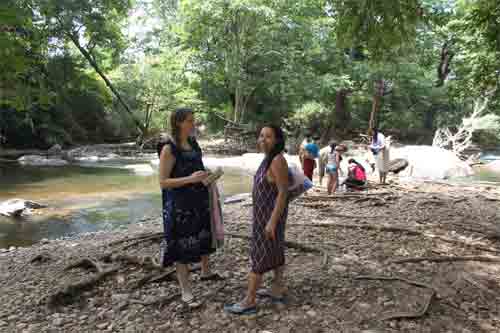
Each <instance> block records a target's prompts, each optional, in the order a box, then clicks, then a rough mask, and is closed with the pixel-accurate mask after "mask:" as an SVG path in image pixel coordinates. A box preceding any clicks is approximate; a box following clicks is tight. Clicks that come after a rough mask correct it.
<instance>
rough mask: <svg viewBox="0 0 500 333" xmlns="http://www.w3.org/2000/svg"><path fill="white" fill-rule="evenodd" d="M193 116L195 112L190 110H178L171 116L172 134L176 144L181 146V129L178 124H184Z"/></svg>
mask: <svg viewBox="0 0 500 333" xmlns="http://www.w3.org/2000/svg"><path fill="white" fill-rule="evenodd" d="M190 114H193V110H191V109H189V108H178V109H175V110H174V112H172V114H171V115H170V133H171V135H172V139H173V140H174V142H175V144H176V145H178V144H180V142H179V141H180V138H179V135H180V133H179V127H178V124H179V123H182V122H183V121H184V120H186V118H187V117H188V116H189V115H190Z"/></svg>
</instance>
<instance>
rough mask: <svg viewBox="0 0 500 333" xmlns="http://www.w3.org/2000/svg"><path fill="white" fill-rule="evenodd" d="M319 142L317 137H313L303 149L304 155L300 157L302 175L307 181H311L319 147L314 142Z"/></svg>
mask: <svg viewBox="0 0 500 333" xmlns="http://www.w3.org/2000/svg"><path fill="white" fill-rule="evenodd" d="M318 141H319V138H318V137H315V138H314V139H313V141H312V142H309V143H308V144H306V145H305V147H304V150H305V152H304V155H303V157H302V169H303V170H304V174H305V175H306V177H307V178H309V180H311V181H312V179H313V174H314V169H315V168H316V158H318V157H319V146H318V145H317V143H316V142H318Z"/></svg>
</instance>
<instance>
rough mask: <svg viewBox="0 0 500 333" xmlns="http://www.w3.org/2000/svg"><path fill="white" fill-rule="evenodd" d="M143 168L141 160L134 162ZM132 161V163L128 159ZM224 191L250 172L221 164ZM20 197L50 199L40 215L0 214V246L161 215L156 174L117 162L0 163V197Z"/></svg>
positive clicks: (243, 184)
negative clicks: (60, 163) (19, 216)
mask: <svg viewBox="0 0 500 333" xmlns="http://www.w3.org/2000/svg"><path fill="white" fill-rule="evenodd" d="M135 166H137V167H138V168H136V170H137V169H139V170H141V168H140V166H141V165H135ZM129 167H134V165H129ZM224 172H225V174H224V176H223V177H222V180H221V183H220V188H221V191H222V192H223V195H224V196H229V195H233V194H237V193H243V192H249V191H250V190H251V177H249V176H248V173H246V172H243V171H241V170H238V169H236V168H225V169H224ZM12 198H23V199H29V200H33V201H37V202H40V203H45V204H48V205H49V208H47V209H46V210H44V213H43V215H40V214H38V215H37V211H36V210H35V211H33V213H34V215H32V216H29V217H26V218H23V219H12V218H7V217H2V216H0V248H5V247H10V246H28V245H31V244H33V243H35V242H38V241H40V240H41V239H44V238H47V239H53V238H59V237H67V236H73V235H76V234H79V233H84V232H94V231H98V230H112V229H119V228H121V227H125V226H126V225H127V224H129V223H136V222H137V221H140V220H141V219H143V218H147V217H151V216H153V217H159V216H160V214H161V194H160V191H159V186H158V175H157V174H156V173H154V174H151V173H149V174H146V175H145V174H141V173H140V172H139V173H137V172H136V171H134V168H132V169H124V168H123V165H120V164H115V165H113V164H109V165H99V167H96V166H95V165H94V166H67V167H21V166H19V165H17V164H16V163H7V164H0V201H3V200H6V199H12Z"/></svg>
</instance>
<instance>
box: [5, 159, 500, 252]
mask: <svg viewBox="0 0 500 333" xmlns="http://www.w3.org/2000/svg"><path fill="white" fill-rule="evenodd" d="M483 157H484V161H485V162H488V161H491V160H494V159H500V151H492V152H487V153H485V154H483ZM261 159H262V156H257V155H256V156H249V157H247V158H243V159H242V158H241V157H232V158H225V159H221V158H216V157H213V156H212V157H211V156H208V157H207V158H205V163H206V164H207V165H208V166H209V167H210V166H212V167H213V166H216V165H224V166H225V167H224V172H225V174H224V176H223V177H222V180H221V182H220V189H221V190H222V194H223V196H226V197H227V196H230V195H234V194H237V193H244V192H250V190H251V185H252V184H251V183H252V177H250V175H251V174H252V173H253V171H252V170H255V169H256V168H257V166H258V164H259V163H260V161H261ZM295 159H296V158H295ZM289 162H295V163H297V161H295V160H294V157H292V158H291V160H290V161H289ZM130 163H131V162H130V161H121V162H120V161H116V162H114V163H110V162H105V163H103V162H99V163H88V164H86V165H85V164H82V165H78V166H74V165H73V166H66V167H22V166H20V165H18V164H17V163H3V164H2V163H0V202H1V201H3V200H7V199H12V198H22V199H29V200H33V201H37V202H40V203H44V204H47V205H48V206H49V208H47V209H44V210H43V214H40V213H38V211H34V214H33V215H32V216H29V217H26V218H22V219H12V218H6V217H2V216H0V248H5V247H10V246H28V245H31V244H33V243H36V242H38V241H40V240H41V239H44V238H47V239H53V238H59V237H68V236H73V235H76V234H79V233H85V232H94V231H99V230H113V229H119V228H124V227H126V225H127V224H130V223H138V221H139V222H140V220H141V219H144V218H150V217H160V216H161V195H160V190H159V186H158V175H157V173H156V172H154V171H153V169H152V168H151V165H150V164H139V163H135V164H130ZM143 163H144V162H143ZM153 164H154V163H153ZM244 170H246V171H244ZM449 181H451V182H455V181H456V182H459V183H460V182H467V183H469V184H470V183H473V182H477V181H489V182H495V183H498V184H499V185H500V175H499V174H498V173H491V172H488V171H485V170H479V171H477V170H476V173H475V175H474V176H471V177H466V178H457V179H451V180H449ZM159 229H161V226H159Z"/></svg>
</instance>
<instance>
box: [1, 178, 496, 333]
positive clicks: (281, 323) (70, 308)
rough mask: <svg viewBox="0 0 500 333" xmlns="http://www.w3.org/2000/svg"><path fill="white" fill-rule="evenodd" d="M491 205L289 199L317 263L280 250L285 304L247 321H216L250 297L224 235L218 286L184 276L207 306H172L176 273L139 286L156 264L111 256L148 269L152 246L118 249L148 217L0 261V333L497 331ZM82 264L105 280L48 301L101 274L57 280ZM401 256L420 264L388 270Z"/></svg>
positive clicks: (413, 196)
mask: <svg viewBox="0 0 500 333" xmlns="http://www.w3.org/2000/svg"><path fill="white" fill-rule="evenodd" d="M498 200H500V195H499V192H498V188H495V187H483V188H477V187H476V188H475V187H471V188H459V187H452V186H447V185H443V184H419V185H414V186H411V187H408V186H405V187H399V186H396V185H393V186H386V187H383V188H376V189H371V190H369V191H368V192H366V193H363V194H359V193H358V194H349V193H347V194H338V195H337V196H336V197H335V198H334V199H332V198H328V197H326V196H325V193H323V192H316V193H314V195H310V196H307V197H303V198H301V199H298V200H297V201H296V202H294V203H293V204H292V205H291V206H290V213H289V219H288V222H287V223H288V226H287V239H288V240H289V241H291V242H294V243H299V244H302V245H305V246H307V247H309V248H315V249H317V250H319V253H316V252H309V251H304V250H297V249H289V250H288V251H287V262H288V265H287V277H286V280H287V285H288V289H289V294H288V304H287V305H286V307H284V308H277V307H275V306H273V305H272V304H270V303H269V302H267V301H263V302H262V303H260V304H259V313H258V315H256V316H253V317H250V318H238V317H233V316H228V315H226V314H225V313H224V312H223V310H222V308H223V305H224V304H225V303H228V302H232V301H235V300H238V299H240V298H241V296H242V295H243V292H244V288H245V286H246V274H247V266H248V257H247V253H248V242H247V241H246V240H244V239H239V238H229V237H228V238H227V241H226V245H225V249H224V253H219V254H217V255H216V256H215V257H214V258H213V264H214V266H215V269H216V270H217V271H219V272H221V273H222V274H223V275H224V276H225V277H226V279H225V280H224V281H218V282H212V283H207V282H199V277H198V274H197V272H196V271H195V272H194V273H193V280H194V286H195V291H196V293H197V294H198V295H199V296H200V297H201V298H202V299H203V300H204V301H205V304H204V305H203V307H202V308H200V309H198V310H194V311H187V310H186V309H184V308H183V307H182V305H181V304H180V302H179V297H178V292H179V290H178V286H177V284H176V283H175V282H174V281H173V279H172V275H168V276H167V275H165V274H164V276H163V279H160V280H159V281H157V282H152V281H151V280H149V281H147V280H145V279H144V277H145V276H147V275H152V276H155V277H156V276H158V275H160V274H163V273H164V270H160V269H158V268H157V267H155V264H154V262H150V261H147V260H145V261H142V262H135V263H133V262H131V261H130V260H129V261H128V262H127V260H128V259H127V258H121V259H120V258H118V257H116V256H113V255H116V254H121V255H128V257H129V259H130V258H137V257H139V256H143V257H144V256H152V257H153V258H156V257H157V254H158V243H157V240H158V237H156V238H155V237H153V238H150V239H143V240H140V241H139V242H138V243H137V244H135V245H134V244H133V242H132V241H121V240H123V239H125V238H127V237H128V238H133V237H137V236H139V235H143V234H151V233H157V232H160V231H161V222H160V221H159V220H158V219H150V220H148V221H146V222H143V223H142V224H135V225H132V226H130V228H129V229H128V230H126V231H123V232H115V233H97V234H90V235H82V236H80V237H78V238H75V239H73V240H64V241H51V242H47V243H45V244H38V245H35V246H33V247H30V248H25V249H18V250H16V251H8V252H4V253H0V281H2V284H1V285H0V304H2V305H3V306H2V308H1V309H0V331H5V332H59V331H60V332H68V331H73V332H96V331H102V332H263V331H268V332H306V331H307V332H365V333H368V332H372V333H373V332H497V331H500V313H499V310H498V306H497V304H499V297H500V296H498V295H500V278H499V276H500V274H499V273H500V262H498V260H497V259H500V225H499V222H500V209H499V207H500V205H499V201H498ZM225 219H226V227H227V231H228V232H230V233H234V234H241V235H248V233H249V230H250V229H249V228H250V221H251V202H250V201H245V202H241V203H237V204H232V205H227V206H226V207H225ZM320 223H321V225H320V226H318V225H316V224H320ZM117 241H118V242H119V243H115V244H114V245H111V246H110V245H109V244H112V243H113V242H117ZM120 241H121V242H120ZM124 247H126V248H125V249H124ZM40 254H43V256H39V257H38V258H36V259H37V260H35V261H34V262H31V261H32V260H33V259H34V258H35V257H36V256H37V255H40ZM105 254H108V256H106V255H105ZM424 257H426V259H427V260H426V261H418V260H423V259H425V258H424ZM82 258H92V260H94V262H96V263H99V265H98V266H99V267H97V268H98V269H100V270H101V272H102V271H107V270H109V271H110V272H109V273H108V275H106V276H105V277H104V278H103V279H102V281H100V282H99V283H97V284H96V285H91V286H89V287H88V289H87V290H85V291H83V292H81V293H74V295H73V297H69V296H68V297H60V298H54V295H55V294H56V293H57V292H60V291H62V290H64V288H65V286H67V285H68V284H71V283H75V282H78V281H82V280H85V279H89V278H91V277H94V276H97V274H98V273H97V272H95V270H96V267H91V266H92V265H90V266H89V265H81V266H80V267H76V268H73V269H68V270H65V268H67V266H68V265H69V264H71V263H76V262H78V261H79V260H80V259H82ZM409 258H415V259H414V260H415V261H416V262H411V263H399V262H398V260H401V259H409ZM422 258H423V259H422ZM495 261H496V262H495ZM87 264H88V263H87ZM101 266H102V267H101ZM115 268H116V270H114V271H111V270H112V269H115ZM166 271H167V273H168V271H169V269H166ZM388 277H390V279H388ZM269 278H270V277H267V279H266V282H269ZM50 300H53V301H54V300H56V302H53V303H52V304H50V302H49V301H50ZM49 305H51V306H49ZM390 317H400V319H390ZM411 317H413V318H411Z"/></svg>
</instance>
